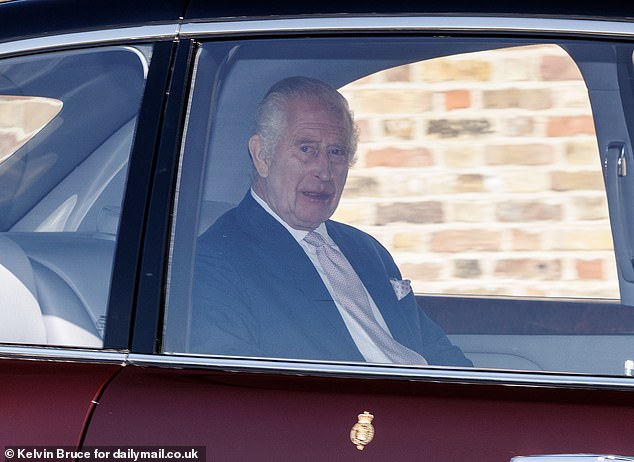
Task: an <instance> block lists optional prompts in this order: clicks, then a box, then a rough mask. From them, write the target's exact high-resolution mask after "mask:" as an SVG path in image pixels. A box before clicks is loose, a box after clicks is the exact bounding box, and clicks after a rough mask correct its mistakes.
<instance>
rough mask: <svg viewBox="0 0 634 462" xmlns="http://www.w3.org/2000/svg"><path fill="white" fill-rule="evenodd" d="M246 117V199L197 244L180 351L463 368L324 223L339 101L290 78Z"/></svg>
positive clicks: (353, 245) (369, 250) (342, 132)
mask: <svg viewBox="0 0 634 462" xmlns="http://www.w3.org/2000/svg"><path fill="white" fill-rule="evenodd" d="M256 117H257V118H256V129H255V134H254V135H253V136H252V137H251V138H250V140H249V152H250V153H251V157H252V159H253V164H254V166H255V170H256V175H255V178H254V181H253V185H252V188H251V191H249V192H248V193H247V195H246V197H245V198H244V199H243V201H242V202H241V203H240V204H239V205H238V207H236V208H235V209H232V210H230V211H229V212H227V213H226V214H225V215H223V216H222V217H220V218H219V219H218V221H217V222H216V223H215V224H214V225H213V226H212V227H211V228H210V229H209V230H208V231H207V232H206V233H205V234H203V236H201V238H200V240H199V242H198V247H197V249H198V250H197V256H196V266H195V281H194V306H193V315H192V338H191V350H192V351H194V352H201V353H210V354H222V355H235V356H256V357H267V358H296V359H313V360H333V361H367V362H372V363H392V364H412V365H425V364H443V365H457V366H468V365H470V364H471V363H470V361H469V360H468V359H466V358H465V356H464V355H463V354H462V352H461V351H460V350H459V349H458V348H457V347H455V346H453V345H452V344H451V343H450V341H449V340H448V339H447V337H446V335H445V334H444V333H443V332H442V330H441V329H440V328H439V327H438V326H437V325H435V324H434V323H433V322H432V321H431V320H430V319H429V318H428V317H427V316H426V315H425V314H424V313H423V311H421V310H420V309H419V307H418V305H417V303H416V300H415V298H414V295H413V294H412V293H411V290H410V288H409V285H408V283H407V281H403V280H402V279H401V275H400V273H399V270H398V268H397V267H396V264H395V263H394V261H393V259H392V258H391V256H390V255H389V253H388V252H387V250H386V249H385V248H383V247H382V246H381V244H379V243H378V242H377V241H376V240H375V239H374V238H372V237H371V236H369V235H368V234H365V233H363V232H362V231H360V230H357V229H355V228H352V227H350V226H347V225H344V224H341V223H337V222H335V221H332V220H330V217H331V216H332V214H333V213H334V211H335V209H336V208H337V205H338V204H339V199H340V198H341V193H342V192H343V188H344V186H345V183H346V178H347V175H348V169H349V167H350V164H351V163H352V159H353V157H354V154H355V149H356V131H355V127H354V122H353V119H352V116H351V114H350V111H349V109H348V104H347V101H346V100H345V98H343V96H341V94H339V93H338V92H337V91H336V90H334V89H333V88H331V87H330V86H328V85H326V84H324V83H323V82H321V81H317V80H313V79H308V78H304V77H292V78H288V79H285V80H282V81H281V82H278V83H277V84H275V85H274V86H273V87H272V88H271V89H270V91H269V93H268V94H267V95H266V96H265V98H264V100H263V101H262V103H261V104H260V106H259V109H258V113H257V116H256Z"/></svg>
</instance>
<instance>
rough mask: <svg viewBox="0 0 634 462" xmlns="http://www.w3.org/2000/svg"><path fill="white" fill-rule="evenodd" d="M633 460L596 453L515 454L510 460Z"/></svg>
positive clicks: (593, 461) (558, 461) (577, 461)
mask: <svg viewBox="0 0 634 462" xmlns="http://www.w3.org/2000/svg"><path fill="white" fill-rule="evenodd" d="M610 461H616V462H618V461H626V462H634V457H627V456H615V455H604V456H602V455H598V454H550V455H543V456H517V457H513V458H512V459H511V462H610Z"/></svg>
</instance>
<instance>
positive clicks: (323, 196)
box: [302, 191, 332, 201]
mask: <svg viewBox="0 0 634 462" xmlns="http://www.w3.org/2000/svg"><path fill="white" fill-rule="evenodd" d="M302 194H303V195H304V196H305V197H308V198H309V199H312V200H316V201H327V200H329V199H330V197H331V196H332V194H329V193H325V192H314V191H304V192H302Z"/></svg>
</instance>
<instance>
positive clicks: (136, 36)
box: [0, 24, 179, 56]
mask: <svg viewBox="0 0 634 462" xmlns="http://www.w3.org/2000/svg"><path fill="white" fill-rule="evenodd" d="M178 31H179V24H161V25H154V26H139V27H126V28H121V29H107V30H95V31H89V32H76V33H70V34H61V35H52V36H45V37H35V38H26V39H21V40H14V41H11V42H5V43H0V56H4V55H11V54H15V53H24V52H36V51H45V50H52V49H56V48H64V47H68V46H89V45H97V44H106V43H113V42H125V43H126V44H129V43H131V42H138V41H142V40H157V39H176V38H177V37H178Z"/></svg>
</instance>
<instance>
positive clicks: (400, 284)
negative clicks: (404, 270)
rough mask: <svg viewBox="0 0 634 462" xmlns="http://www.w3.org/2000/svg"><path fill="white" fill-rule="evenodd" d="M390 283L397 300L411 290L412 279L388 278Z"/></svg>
mask: <svg viewBox="0 0 634 462" xmlns="http://www.w3.org/2000/svg"><path fill="white" fill-rule="evenodd" d="M390 283H392V287H393V288H394V293H395V294H396V298H397V299H398V300H399V301H400V300H402V299H403V298H405V297H406V296H407V294H409V293H410V292H411V291H412V281H410V280H409V279H396V278H390Z"/></svg>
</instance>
